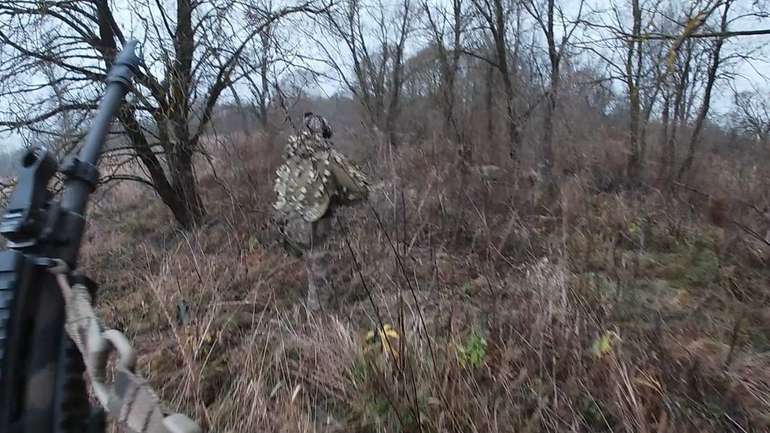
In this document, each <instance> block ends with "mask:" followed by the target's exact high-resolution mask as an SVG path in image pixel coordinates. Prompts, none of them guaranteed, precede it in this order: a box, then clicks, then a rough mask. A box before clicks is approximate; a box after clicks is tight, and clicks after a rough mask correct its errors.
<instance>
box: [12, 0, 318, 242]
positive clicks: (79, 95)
mask: <svg viewBox="0 0 770 433" xmlns="http://www.w3.org/2000/svg"><path fill="white" fill-rule="evenodd" d="M126 8H127V9H126V10H123V11H122V12H123V13H122V15H118V14H116V13H115V11H114V9H113V6H111V4H110V2H108V1H107V0H98V1H94V2H56V3H49V4H46V5H45V7H40V3H39V2H37V1H32V0H29V1H26V0H21V1H0V22H2V27H1V30H0V42H2V44H3V45H5V46H6V50H5V51H4V54H3V57H2V58H0V65H2V67H3V70H4V72H5V76H6V77H8V78H10V79H12V80H13V81H12V83H11V84H10V85H9V86H5V87H4V89H5V92H4V94H2V95H0V96H3V97H6V98H11V99H14V98H15V99H17V100H19V103H21V104H24V102H25V101H23V100H20V99H19V95H25V96H26V97H27V98H28V99H30V98H35V99H40V97H41V93H40V90H41V89H48V88H55V86H57V85H58V86H61V85H63V84H69V85H71V86H70V87H73V88H74V89H75V90H71V91H69V92H68V95H67V99H68V100H71V101H72V102H69V103H66V104H64V105H62V104H57V106H56V107H54V108H52V109H47V110H43V111H42V112H38V113H30V112H29V111H27V112H26V113H27V115H25V116H11V113H7V112H6V113H3V114H4V116H3V117H5V119H3V120H2V121H0V127H5V128H36V127H37V126H39V125H41V124H42V122H43V121H45V120H46V119H49V118H51V117H53V116H56V115H59V114H61V113H64V112H90V111H92V110H93V109H94V108H95V105H96V101H97V99H98V91H97V90H98V89H99V88H100V86H101V81H102V79H103V78H104V74H105V71H106V70H107V69H108V68H109V67H110V64H111V62H112V59H113V57H114V55H115V53H116V52H117V50H118V45H119V44H122V43H124V42H125V39H126V37H125V34H126V31H125V30H124V29H123V27H122V26H121V22H120V19H118V16H125V15H126V14H128V15H130V16H131V17H132V20H134V23H133V26H132V28H131V33H134V34H135V33H140V34H143V39H144V43H143V47H144V55H145V60H146V62H147V65H146V67H145V68H143V71H142V72H141V73H140V74H139V76H138V78H137V86H136V88H135V89H134V91H133V95H132V98H131V100H132V101H133V102H134V103H133V104H126V105H125V106H124V108H123V109H122V110H121V112H120V113H119V114H118V119H119V121H120V123H121V125H122V127H123V135H122V137H123V139H122V141H121V142H120V144H117V145H114V146H112V150H113V151H116V150H117V151H121V152H124V153H125V154H126V155H128V156H131V157H134V158H138V160H139V161H141V164H142V167H143V170H144V175H143V176H137V175H133V174H126V175H123V176H121V178H123V179H131V180H136V181H138V182H142V183H144V184H146V185H148V186H151V187H152V188H153V189H154V190H155V191H156V192H157V194H158V195H159V197H160V198H161V200H162V201H163V202H164V203H165V204H166V205H167V206H168V207H169V209H170V210H171V212H172V213H173V215H174V217H175V219H176V220H177V222H178V223H179V224H180V225H181V226H183V227H187V228H189V227H192V226H194V225H196V224H197V223H198V222H199V221H201V219H202V218H203V217H204V215H205V213H206V212H205V207H204V204H203V201H202V199H201V196H200V193H199V191H198V188H197V182H196V178H195V173H194V157H195V155H196V154H197V153H199V152H201V151H202V150H203V143H202V142H203V141H204V140H205V138H204V137H205V134H206V131H207V127H208V125H209V123H210V121H211V118H212V115H213V112H214V108H215V106H216V105H217V102H218V101H219V99H220V97H221V96H222V94H223V92H224V91H225V90H226V89H228V88H229V87H230V86H232V85H233V84H234V83H235V82H237V81H238V80H240V79H242V78H243V76H242V75H239V74H238V73H237V71H238V70H239V69H238V66H239V64H240V63H241V61H242V59H243V55H244V52H245V49H246V48H247V47H248V46H249V44H250V43H251V42H252V41H253V40H254V39H255V38H259V37H260V35H262V34H263V33H264V31H265V29H267V28H268V26H269V25H271V24H272V23H274V22H276V21H277V20H278V19H279V18H281V17H284V16H287V15H289V14H293V13H299V12H318V10H317V9H315V8H314V7H313V5H312V4H311V3H302V4H299V5H296V6H290V7H285V8H282V9H279V10H270V9H269V8H267V7H264V6H262V5H260V4H257V3H254V2H238V3H236V4H231V3H226V4H225V3H222V4H219V3H218V2H214V1H212V2H198V1H194V0H178V1H176V2H175V4H174V6H173V7H167V5H164V4H161V2H159V1H154V0H153V1H151V0H142V1H137V2H132V3H130V4H128V5H127V6H126ZM169 12H172V13H173V15H172V14H170V13H169ZM140 30H141V31H140ZM38 35H41V36H43V37H37V36H38ZM41 65H52V66H53V67H55V70H56V73H57V74H58V75H57V76H56V77H55V78H54V77H51V78H52V79H48V80H46V81H44V84H39V83H31V82H30V81H28V80H25V79H24V78H25V77H27V76H36V75H39V71H40V66H41ZM30 95H32V96H30Z"/></svg>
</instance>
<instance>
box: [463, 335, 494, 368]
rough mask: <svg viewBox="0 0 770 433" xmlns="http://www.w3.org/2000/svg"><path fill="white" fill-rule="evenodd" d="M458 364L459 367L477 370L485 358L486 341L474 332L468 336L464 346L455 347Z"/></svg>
mask: <svg viewBox="0 0 770 433" xmlns="http://www.w3.org/2000/svg"><path fill="white" fill-rule="evenodd" d="M457 355H458V362H459V363H460V366H461V367H466V366H470V367H472V368H479V367H481V366H482V365H483V364H484V360H485V359H486V357H487V341H486V340H485V339H484V337H482V336H481V335H479V334H478V333H476V332H473V333H472V334H471V335H469V336H468V339H467V340H466V341H465V344H458V345H457Z"/></svg>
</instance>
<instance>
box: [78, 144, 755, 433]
mask: <svg viewBox="0 0 770 433" xmlns="http://www.w3.org/2000/svg"><path fill="white" fill-rule="evenodd" d="M438 146H439V147H440V143H438ZM436 147H437V143H435V142H430V141H425V142H422V143H415V144H414V145H412V146H410V147H408V148H404V149H403V150H401V152H399V153H398V154H397V155H396V156H392V157H390V158H387V159H386V158H384V157H382V158H380V159H376V158H375V159H372V160H369V161H368V165H366V170H367V172H369V173H372V178H373V179H374V181H373V183H374V187H373V193H372V196H371V198H370V201H369V203H367V204H365V205H362V206H359V207H357V208H355V209H351V210H350V211H348V212H342V213H341V216H340V221H339V225H338V227H337V228H338V230H339V233H341V236H340V241H339V243H338V244H337V245H336V246H335V251H336V257H337V259H336V263H335V267H336V273H335V275H336V276H335V289H334V293H333V294H330V298H331V302H330V303H329V305H326V306H325V308H324V310H323V311H322V312H320V313H315V314H310V313H308V312H307V311H306V310H305V308H304V307H303V304H302V302H303V298H304V289H305V284H306V280H305V274H304V268H303V263H302V261H301V259H298V258H296V257H293V256H291V255H289V254H287V253H286V252H285V251H284V250H283V249H282V247H281V244H280V242H279V239H278V237H277V236H276V234H275V229H274V227H272V226H271V225H270V223H269V220H268V217H269V210H270V205H271V203H272V200H273V193H272V179H273V178H272V176H273V170H274V169H275V167H276V166H277V165H278V163H279V161H280V159H279V151H278V150H277V149H280V140H278V139H269V138H266V137H264V136H262V135H252V136H250V137H245V136H241V135H237V134H233V135H229V136H224V137H221V138H220V139H219V140H217V141H213V140H212V142H211V143H210V144H209V146H208V151H209V154H210V155H211V157H210V158H209V161H199V164H198V176H199V178H200V179H201V188H202V194H203V196H204V198H205V201H206V203H207V206H208V213H209V217H208V219H207V221H206V223H205V224H204V225H202V226H200V227H199V228H197V229H195V230H193V231H181V230H179V229H177V228H176V225H175V224H174V222H173V219H172V217H171V215H170V213H169V212H168V211H167V209H166V208H165V207H163V206H162V204H160V203H159V201H158V200H156V199H154V197H153V194H152V193H151V192H150V191H149V190H146V189H141V188H140V187H138V186H135V185H132V184H130V183H116V184H114V185H112V186H110V187H109V188H106V189H105V190H104V191H103V192H102V196H101V197H100V198H99V200H98V201H97V202H96V204H95V206H94V208H93V209H92V216H93V218H92V219H91V223H90V227H89V231H88V243H87V245H86V247H85V249H84V255H85V257H84V262H83V263H84V267H85V269H86V270H87V271H88V272H89V273H90V274H91V275H92V276H93V277H95V278H96V279H97V280H98V281H99V283H100V284H101V287H102V289H101V294H100V296H99V299H98V303H99V310H100V312H101V314H102V316H103V317H104V319H105V321H106V323H107V324H108V325H109V326H113V327H116V328H117V329H120V330H122V331H124V332H125V333H126V334H127V336H128V337H129V338H130V339H131V340H132V341H133V342H134V344H135V346H136V347H137V348H138V350H139V353H140V358H139V364H140V366H141V367H140V368H141V372H142V374H143V375H144V376H145V377H147V378H149V379H150V381H151V383H152V384H153V385H154V386H155V387H156V389H157V390H158V391H159V392H160V394H161V397H162V398H163V400H164V401H165V402H167V403H168V405H169V406H170V407H171V408H173V409H175V410H179V411H183V412H185V413H187V414H189V415H191V416H193V417H194V418H195V419H197V420H200V421H201V423H202V424H203V425H204V426H205V427H206V428H207V429H210V431H217V432H256V431H259V432H311V431H312V432H399V431H400V432H649V433H666V432H669V433H674V432H677V433H678V432H726V431H731V432H732V431H734V432H761V431H769V430H770V356H768V353H769V352H768V349H769V348H770V309H768V297H769V296H770V292H768V289H767V287H768V277H770V273H769V272H768V267H767V265H768V258H769V257H768V250H767V242H766V240H765V239H764V231H763V230H766V229H767V227H766V224H767V221H766V220H765V219H764V215H762V213H761V209H753V208H752V207H751V206H750V205H748V204H747V201H741V200H738V199H737V198H736V197H743V198H749V197H751V194H752V191H754V190H755V189H756V190H760V184H758V183H754V184H751V183H750V182H741V181H740V179H735V180H733V179H730V178H729V175H728V174H727V173H729V171H728V170H712V171H708V173H712V174H713V173H715V172H718V173H721V174H720V176H721V177H718V178H716V177H714V176H711V177H704V179H706V180H704V179H696V180H697V181H698V185H700V187H699V188H695V187H692V186H688V185H680V187H678V188H677V189H675V190H667V191H664V190H659V189H656V187H655V186H653V185H648V186H646V187H644V188H638V189H632V190H625V189H617V190H613V189H611V188H606V185H607V181H606V176H598V175H596V171H595V169H589V168H586V169H585V170H583V171H579V172H574V173H571V174H568V175H565V176H563V177H561V178H560V180H559V187H558V191H559V192H558V196H556V197H549V191H548V190H549V188H547V187H545V186H544V184H543V183H542V182H541V181H540V180H539V179H538V178H537V177H536V176H535V175H534V174H529V175H523V174H521V173H522V171H521V170H515V169H514V168H513V167H511V166H508V165H505V164H506V163H504V164H502V165H495V166H492V165H484V166H474V167H471V168H468V169H464V168H462V167H460V166H458V165H457V164H456V162H455V161H454V160H453V158H451V157H449V156H447V155H445V154H441V153H435V152H434V151H433V150H432V149H436ZM493 160H494V159H493ZM499 160H501V159H497V161H499ZM372 161H374V162H372ZM709 163H710V164H714V166H717V164H720V163H723V162H720V161H719V160H717V159H715V160H713V161H710V162H709ZM603 166H605V167H606V166H610V161H605V162H604V163H603ZM592 170H593V171H592ZM525 173H526V172H525ZM740 188H743V189H740ZM746 188H751V189H750V190H746ZM754 188H755V189H754ZM759 233H762V234H761V235H760V234H759ZM181 301H184V302H185V304H186V305H187V306H188V307H189V315H188V316H186V317H185V318H183V319H184V320H180V319H182V318H180V317H179V316H178V311H177V308H178V304H179V303H180V302H181ZM383 329H385V331H383ZM367 334H369V335H367Z"/></svg>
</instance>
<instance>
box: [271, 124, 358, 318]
mask: <svg viewBox="0 0 770 433" xmlns="http://www.w3.org/2000/svg"><path fill="white" fill-rule="evenodd" d="M304 120H305V130H303V131H301V132H300V133H299V135H294V136H291V137H289V142H288V144H287V145H286V149H285V150H284V155H283V156H284V159H285V162H284V163H283V164H282V165H281V166H280V167H278V170H276V175H277V177H276V181H275V192H276V203H275V204H274V205H273V207H274V208H275V211H276V215H275V217H274V218H275V220H276V222H277V223H278V227H279V230H280V231H281V233H282V235H283V237H284V240H285V241H286V242H287V243H288V244H289V246H290V247H292V248H293V249H295V250H299V251H300V252H301V253H302V254H303V256H304V259H305V270H306V272H307V276H308V288H307V307H308V309H310V310H317V309H319V308H320V307H321V300H320V296H319V292H324V295H329V294H330V292H331V288H330V285H331V275H329V273H330V272H329V271H330V265H331V254H330V252H329V246H330V243H331V242H330V237H331V234H332V231H333V230H332V229H333V227H332V219H333V213H334V211H335V210H336V209H337V208H339V207H340V206H349V205H352V204H354V203H357V202H360V201H363V200H366V199H367V197H368V192H369V184H368V182H367V179H366V176H365V175H364V174H363V173H362V172H361V170H359V169H358V168H357V167H356V166H355V164H353V163H352V162H350V161H348V160H347V158H345V156H343V155H342V154H341V153H339V152H337V151H336V150H334V149H332V143H331V142H330V141H329V140H328V139H329V138H331V136H332V131H331V128H330V127H329V124H328V123H327V122H326V119H324V118H323V117H321V116H318V115H316V114H313V113H311V112H308V113H305V116H304Z"/></svg>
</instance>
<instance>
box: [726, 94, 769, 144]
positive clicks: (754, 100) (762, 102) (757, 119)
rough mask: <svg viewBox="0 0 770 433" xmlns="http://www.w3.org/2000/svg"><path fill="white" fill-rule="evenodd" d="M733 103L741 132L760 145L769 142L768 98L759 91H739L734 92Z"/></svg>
mask: <svg viewBox="0 0 770 433" xmlns="http://www.w3.org/2000/svg"><path fill="white" fill-rule="evenodd" d="M734 104H735V108H736V111H737V113H736V115H737V120H738V125H739V127H740V128H741V129H742V130H743V132H744V133H745V134H746V135H748V136H749V137H751V138H752V139H754V140H756V141H757V142H759V144H760V145H763V146H767V145H768V144H770V98H768V97H763V96H762V94H761V93H760V92H759V91H750V92H749V91H747V92H739V93H736V94H735V97H734ZM765 150H768V149H767V148H766V149H765Z"/></svg>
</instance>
